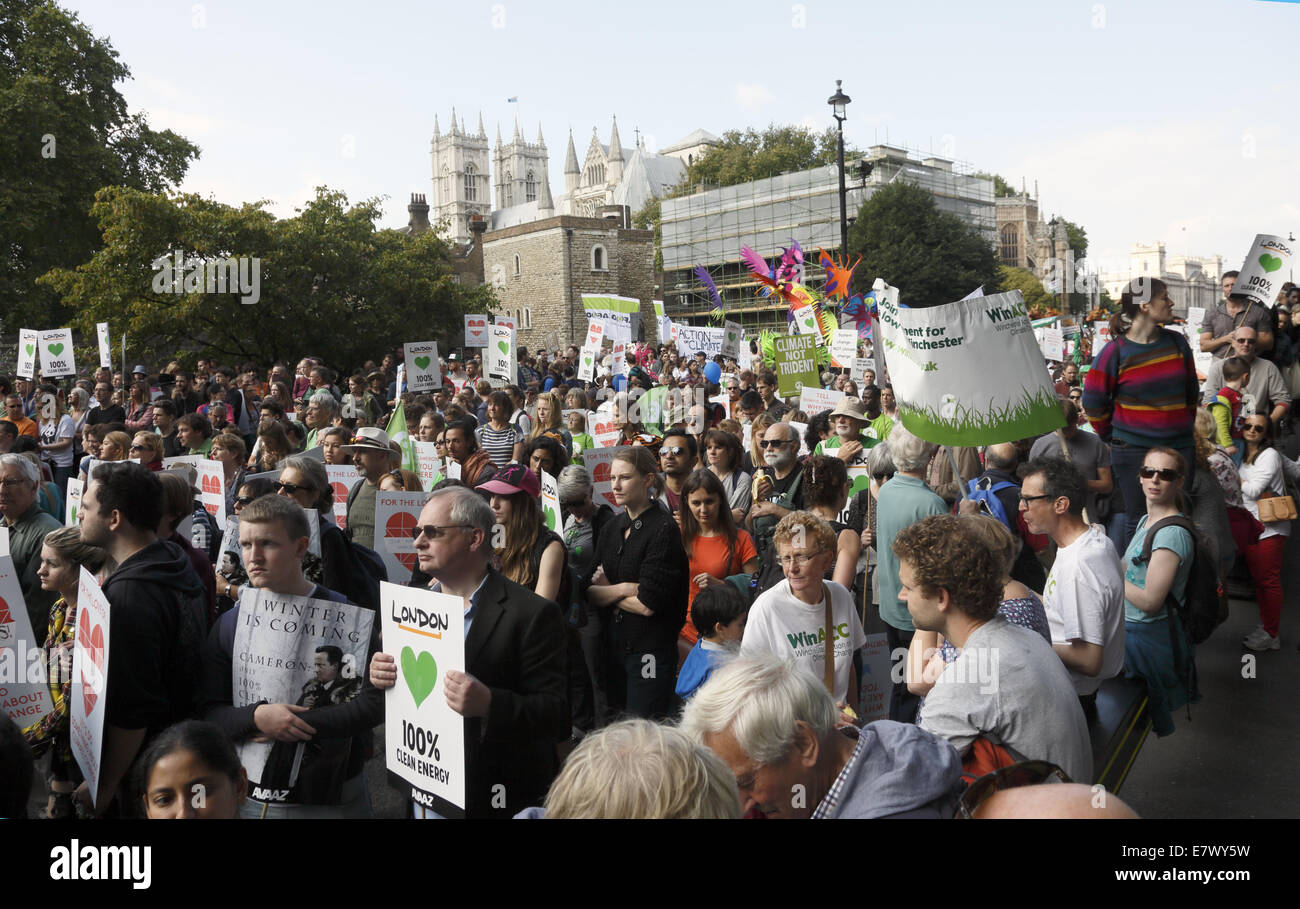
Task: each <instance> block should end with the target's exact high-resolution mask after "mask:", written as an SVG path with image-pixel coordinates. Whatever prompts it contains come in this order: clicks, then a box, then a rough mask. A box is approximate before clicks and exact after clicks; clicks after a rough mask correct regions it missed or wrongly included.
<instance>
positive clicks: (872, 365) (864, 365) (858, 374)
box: [849, 357, 876, 391]
mask: <svg viewBox="0 0 1300 909" xmlns="http://www.w3.org/2000/svg"><path fill="white" fill-rule="evenodd" d="M868 369H869V370H871V371H872V372H873V373H874V372H875V371H876V361H875V358H874V357H854V358H853V369H852V370H851V371H850V372H849V378H850V379H852V380H853V381H854V382H857V383H858V384H859V385H861V384H862V383H863V382H865V381H866V380H867V370H868ZM858 390H859V391H861V389H858Z"/></svg>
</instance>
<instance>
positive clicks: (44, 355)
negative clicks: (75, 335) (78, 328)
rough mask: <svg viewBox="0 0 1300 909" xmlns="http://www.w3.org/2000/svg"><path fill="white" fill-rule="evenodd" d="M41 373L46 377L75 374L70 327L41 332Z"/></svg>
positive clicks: (75, 360)
mask: <svg viewBox="0 0 1300 909" xmlns="http://www.w3.org/2000/svg"><path fill="white" fill-rule="evenodd" d="M40 347H41V375H43V376H44V377H45V378H47V379H57V378H59V377H60V376H75V375H76V374H77V359H76V356H75V355H74V354H73V350H72V329H71V328H51V329H48V330H46V331H43V332H41V343H40Z"/></svg>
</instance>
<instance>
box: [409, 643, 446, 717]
mask: <svg viewBox="0 0 1300 909" xmlns="http://www.w3.org/2000/svg"><path fill="white" fill-rule="evenodd" d="M402 678H404V679H406V687H407V688H409V689H410V690H411V697H413V698H415V706H416V707H419V706H420V705H421V704H423V703H424V699H425V698H427V697H428V696H429V695H430V694H431V693H432V692H433V683H434V682H436V681H437V680H438V664H437V663H436V662H434V659H433V654H431V653H428V652H426V651H423V650H421V651H420V655H419V656H418V657H417V656H416V655H415V651H414V650H412V649H411V648H410V647H403V648H402Z"/></svg>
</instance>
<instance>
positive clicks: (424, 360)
mask: <svg viewBox="0 0 1300 909" xmlns="http://www.w3.org/2000/svg"><path fill="white" fill-rule="evenodd" d="M415 365H416V366H418V367H420V371H421V372H423V371H424V370H426V369H428V368H429V358H428V357H416V358H415Z"/></svg>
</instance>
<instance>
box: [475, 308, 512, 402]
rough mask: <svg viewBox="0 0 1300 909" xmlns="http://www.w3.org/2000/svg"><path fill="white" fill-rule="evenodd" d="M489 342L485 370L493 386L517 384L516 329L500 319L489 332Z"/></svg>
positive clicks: (485, 357) (485, 355) (485, 356)
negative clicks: (504, 323) (503, 323)
mask: <svg viewBox="0 0 1300 909" xmlns="http://www.w3.org/2000/svg"><path fill="white" fill-rule="evenodd" d="M488 336H489V343H488V347H487V351H486V352H485V354H484V358H483V359H484V364H483V365H484V370H483V371H484V372H485V373H486V375H487V377H488V381H489V382H491V383H492V385H493V386H495V387H497V388H500V387H501V386H503V385H517V384H518V380H517V378H516V376H517V373H516V367H517V365H518V364H517V361H516V358H515V330H514V328H513V327H511V326H509V325H502V324H501V322H500V320H498V321H497V324H496V325H493V326H492V330H491V331H490V332H489V335H488Z"/></svg>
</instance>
